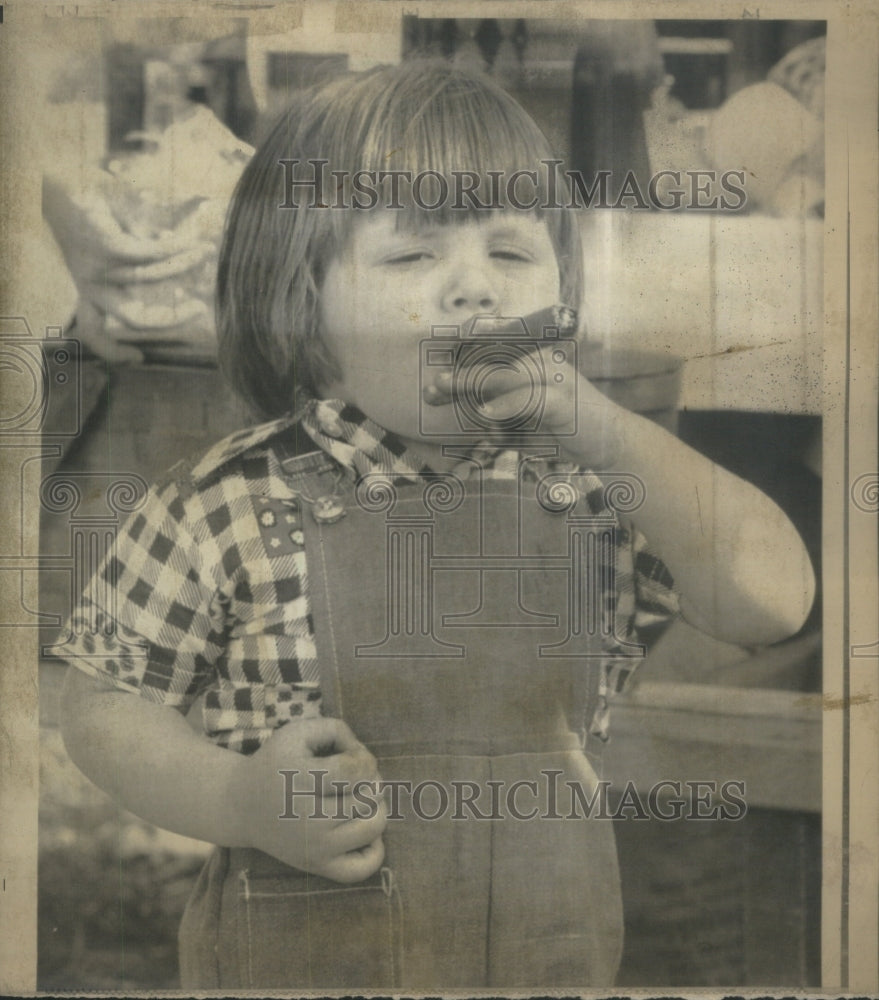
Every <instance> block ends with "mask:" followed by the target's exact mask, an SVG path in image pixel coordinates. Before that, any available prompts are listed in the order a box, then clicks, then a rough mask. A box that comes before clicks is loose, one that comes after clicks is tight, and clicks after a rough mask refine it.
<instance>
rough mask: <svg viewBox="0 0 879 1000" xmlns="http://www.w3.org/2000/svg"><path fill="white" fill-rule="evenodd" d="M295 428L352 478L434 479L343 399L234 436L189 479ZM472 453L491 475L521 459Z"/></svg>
mask: <svg viewBox="0 0 879 1000" xmlns="http://www.w3.org/2000/svg"><path fill="white" fill-rule="evenodd" d="M297 423H298V424H300V425H301V426H302V428H303V430H305V432H306V433H307V434H308V436H309V437H310V438H311V439H312V441H314V443H315V444H316V445H317V446H318V448H320V450H321V451H322V452H324V454H326V455H329V456H330V457H331V458H332V459H334V460H335V461H336V462H338V463H339V465H340V466H341V467H342V468H343V469H344V470H345V471H346V472H348V473H349V475H351V476H352V478H354V479H360V478H362V477H363V476H367V475H376V474H378V475H383V476H388V477H390V478H392V479H395V480H404V481H416V480H419V479H422V478H423V477H424V476H430V475H435V474H436V473H435V470H434V469H432V468H431V467H430V465H428V463H427V462H425V461H424V459H423V458H421V456H420V455H419V454H418V452H417V451H416V450H415V449H414V448H411V447H409V446H408V445H407V444H406V443H405V442H404V441H403V440H402V438H400V437H398V436H397V435H396V434H394V433H393V431H388V430H385V428H383V427H382V426H380V425H379V424H377V423H376V422H375V421H374V420H371V419H370V418H369V417H367V416H366V414H365V413H363V411H362V410H360V409H358V408H357V407H356V406H354V405H353V404H352V403H346V402H344V401H343V400H341V399H309V400H308V401H307V402H306V403H305V404H304V405H303V406H302V407H300V408H299V409H298V410H296V411H295V412H291V413H288V414H285V415H284V416H283V417H279V418H278V419H277V420H270V421H268V422H267V423H264V424H257V425H256V426H255V427H248V428H246V429H245V430H242V431H238V432H237V433H235V434H232V435H231V436H230V437H227V438H225V439H224V440H223V441H220V442H219V443H218V444H216V445H214V447H213V448H211V449H210V450H209V451H208V452H207V453H206V454H205V455H204V457H203V458H202V459H201V460H200V461H199V462H198V464H197V465H196V466H195V468H194V469H193V470H192V478H193V480H194V481H195V482H199V481H202V480H204V479H206V478H207V477H208V476H210V475H211V474H213V473H215V472H216V471H217V470H219V469H220V468H221V467H222V466H224V465H225V464H226V463H227V462H230V461H231V460H232V459H233V458H237V457H238V456H239V455H242V454H244V452H246V451H249V450H250V449H251V448H254V447H256V446H258V445H261V444H264V443H266V442H268V441H269V440H270V439H271V438H273V437H275V436H276V435H278V434H283V433H285V432H286V431H289V430H291V429H292V428H293V427H294V426H295V425H296V424H297ZM470 451H471V457H472V459H473V460H474V461H475V462H476V463H477V464H478V465H479V466H480V467H481V468H482V469H483V470H487V469H492V470H493V472H494V474H495V475H498V474H500V475H507V476H509V477H511V478H515V476H516V471H515V470H516V467H517V464H518V460H519V454H518V452H516V451H515V450H509V449H501V448H497V447H495V446H492V445H490V444H488V443H487V442H474V445H473V446H472V448H471V449H470ZM472 468H473V462H469V463H468V462H465V461H462V462H461V464H460V465H459V466H456V468H455V469H454V470H452V471H453V472H456V473H457V474H458V475H459V476H461V478H467V477H468V476H469V474H470V473H471V471H472Z"/></svg>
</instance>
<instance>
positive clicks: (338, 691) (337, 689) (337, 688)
mask: <svg viewBox="0 0 879 1000" xmlns="http://www.w3.org/2000/svg"><path fill="white" fill-rule="evenodd" d="M318 543H319V548H320V561H321V569H322V577H323V579H322V581H321V582H322V585H323V589H324V594H325V595H326V605H327V628H328V630H329V635H330V649H331V650H332V660H333V662H332V671H333V674H332V684H333V693H334V696H335V697H334V700H335V702H336V705H335V710H336V715H337V717H338V718H340V719H344V718H345V713H344V711H343V709H342V683H341V680H340V678H339V657H338V653H337V650H336V632H335V628H334V627H333V623H334V618H333V596H332V594H331V593H330V587H329V578H328V576H327V555H326V550H325V549H324V533H323V527H322V526H321V527H320V528H319V529H318Z"/></svg>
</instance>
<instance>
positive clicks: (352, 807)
mask: <svg viewBox="0 0 879 1000" xmlns="http://www.w3.org/2000/svg"><path fill="white" fill-rule="evenodd" d="M244 772H245V773H244V782H243V784H244V785H245V786H246V787H245V788H244V789H243V791H242V794H243V797H244V799H245V803H244V805H243V809H242V818H243V821H244V823H245V824H246V826H247V830H246V833H247V837H246V839H247V842H248V844H249V846H252V847H255V848H257V849H258V850H261V851H265V852H266V853H267V854H271V855H272V856H273V857H276V858H278V859H279V860H281V861H283V862H284V863H285V864H288V865H292V866H293V867H294V868H299V869H301V870H303V871H307V872H312V873H313V874H315V875H323V876H324V877H326V878H330V879H333V880H334V881H336V882H360V881H362V880H363V879H365V878H368V877H369V876H370V875H372V874H373V872H375V871H377V870H378V868H379V866H380V865H381V863H382V861H383V860H384V845H383V843H382V839H381V838H382V832H383V831H384V828H385V824H386V822H387V809H386V807H385V804H384V802H383V800H382V799H381V798H380V797H379V796H378V795H377V793H375V792H373V791H372V789H371V788H370V784H371V783H374V782H377V781H378V780H379V773H378V768H377V765H376V761H375V758H374V757H373V756H372V754H371V753H370V752H369V751H368V750H367V749H366V747H365V746H364V745H363V744H362V743H361V742H360V741H359V740H358V739H357V738H356V737H355V736H354V734H353V733H352V732H351V730H350V729H349V728H348V726H346V725H345V723H344V722H342V721H341V720H340V719H330V718H319V719H301V720H294V721H293V722H290V723H288V724H287V725H285V726H283V727H282V728H281V729H279V730H277V731H276V732H275V733H274V735H272V737H271V738H270V739H269V740H267V741H266V743H265V744H264V745H263V746H262V747H261V748H260V749H259V750H258V751H257V752H256V753H255V754H254V755H253V756H252V757H250V758H248V759H247V764H246V767H245V769H244ZM279 772H287V774H286V775H285V774H282V773H279ZM291 772H297V773H296V774H295V775H293V774H291ZM320 772H323V773H320ZM289 782H292V785H291V784H289ZM333 782H338V783H339V784H338V785H335V786H334V785H333ZM282 816H286V817H287V818H280V817H282Z"/></svg>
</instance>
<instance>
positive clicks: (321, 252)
mask: <svg viewBox="0 0 879 1000" xmlns="http://www.w3.org/2000/svg"><path fill="white" fill-rule="evenodd" d="M554 159H556V158H555V157H554V156H553V153H552V150H551V148H550V146H549V143H548V141H547V139H546V137H545V136H544V135H543V133H542V132H541V131H540V129H539V128H538V126H537V125H536V124H535V122H534V121H533V120H532V119H531V117H530V116H529V115H528V114H527V112H526V111H525V110H524V109H523V108H522V107H521V106H520V105H519V104H518V103H517V102H516V101H515V100H514V99H513V98H512V97H511V96H510V95H509V94H508V93H507V92H506V91H505V90H503V89H502V88H501V87H499V86H498V85H497V84H496V83H494V81H492V80H490V79H488V78H487V77H483V76H481V75H478V74H475V73H471V72H467V71H463V70H460V69H458V68H455V67H453V66H450V65H449V64H448V63H446V62H443V61H435V60H420V59H415V60H408V61H406V62H404V63H402V64H401V65H399V66H393V67H381V68H378V69H374V70H368V71H367V72H365V73H359V74H348V75H345V76H342V77H338V78H336V79H334V80H332V81H331V82H329V83H326V84H323V85H320V86H318V87H315V88H312V89H310V90H307V91H304V92H302V93H301V94H300V95H298V96H297V98H296V99H295V101H294V102H293V104H292V105H291V106H290V108H289V109H288V110H287V111H286V112H284V114H283V115H282V116H281V117H280V118H279V119H278V121H277V122H276V123H275V125H274V127H273V128H272V130H271V131H270V133H269V134H268V136H267V138H266V140H265V141H264V142H263V143H262V145H261V146H260V148H259V150H258V151H257V152H256V154H255V155H254V157H253V159H252V160H251V161H250V163H249V164H248V165H247V167H246V168H245V170H244V172H243V174H242V176H241V179H240V181H239V183H238V186H237V188H236V191H235V194H234V196H233V199H232V204H231V207H230V210H229V215H228V218H227V222H226V231H225V233H224V236H223V243H222V247H221V250H220V258H219V267H218V274H217V326H218V336H219V344H220V364H221V368H222V369H223V371H224V373H225V375H226V377H227V378H228V379H229V381H230V382H231V384H232V385H233V387H234V388H235V389H236V390H237V391H238V392H239V394H240V395H242V396H243V397H244V399H245V400H247V402H248V403H249V404H250V406H251V407H252V408H253V410H254V412H255V413H256V415H258V416H259V417H261V418H263V419H273V418H275V417H279V416H282V415H283V414H285V413H287V412H289V411H290V410H291V409H293V408H294V407H295V405H296V395H297V393H305V394H308V395H316V394H318V386H319V385H320V384H321V383H325V382H329V381H332V380H333V379H335V378H338V377H340V376H341V370H340V368H339V364H338V361H337V359H335V358H333V357H332V356H331V354H330V352H329V351H328V349H327V348H326V346H325V345H324V343H323V340H322V337H321V331H320V309H319V301H320V290H321V286H322V283H323V277H324V275H325V274H326V270H327V267H328V265H329V264H330V262H331V261H332V260H333V259H334V257H335V256H336V255H337V254H338V253H340V252H341V250H342V248H343V247H344V245H345V242H346V240H347V238H348V235H349V233H350V231H351V228H352V226H353V225H354V224H355V223H356V221H357V220H358V219H359V218H362V217H363V215H364V213H365V212H368V211H373V210H375V211H378V210H381V211H393V212H396V215H397V224H398V226H399V227H412V228H421V227H424V226H425V225H428V226H429V225H449V224H454V222H455V220H456V219H458V220H464V219H472V218H473V217H474V214H476V215H477V217H478V216H479V215H482V214H488V213H490V212H492V211H496V210H497V209H504V208H508V209H509V210H514V211H529V212H531V213H533V214H534V215H535V216H537V217H538V218H540V219H542V220H543V221H544V222H545V223H546V225H547V229H548V232H549V236H550V239H551V241H552V244H553V247H554V249H555V254H556V260H557V263H558V268H559V277H560V301H561V302H563V303H565V304H568V305H571V306H574V307H579V306H580V297H581V294H582V259H581V257H582V252H581V247H580V238H579V229H578V224H577V217H576V213H575V212H574V211H573V210H571V209H568V208H563V207H561V205H562V204H564V203H565V202H566V188H565V185H564V181H563V178H564V174H563V173H562V172H560V174H559V175H558V191H557V193H555V194H553V192H552V191H551V190H548V188H547V179H548V175H549V171H550V169H552V168H547V167H546V166H544V161H552V160H554ZM282 161H297V162H296V164H295V165H293V163H292V162H291V163H290V164H289V165H288V166H285V165H284V164H283V163H282ZM312 161H323V162H322V164H321V165H320V166H315V165H314V163H313V162H312ZM521 170H528V171H534V172H536V174H537V183H536V184H534V183H533V179H532V180H530V181H529V185H528V188H527V191H528V198H527V200H528V201H531V200H532V199H533V198H536V199H537V207H536V208H534V209H533V210H532V209H528V210H526V209H522V208H518V207H517V206H515V205H510V203H509V197H508V194H509V192H508V191H507V184H506V180H507V178H509V177H510V176H511V175H512V174H513V173H514V172H516V171H521ZM381 171H385V172H389V174H390V172H393V171H407V172H408V174H409V175H410V176H411V177H412V178H414V177H416V176H418V175H419V174H429V175H430V176H429V178H428V179H429V180H431V181H433V182H435V183H433V184H428V185H425V188H426V191H429V192H430V194H429V195H428V194H425V195H424V197H423V198H422V199H421V201H422V204H420V205H419V204H418V203H417V200H416V199H415V198H414V197H413V186H412V183H411V181H410V182H407V181H406V179H405V178H403V179H399V178H398V180H397V181H395V180H394V178H393V176H386V177H385V178H384V179H383V180H378V179H377V177H378V174H379V172H381ZM489 171H497V172H499V174H500V178H501V183H499V184H496V185H495V187H494V189H492V187H491V185H490V184H489ZM364 172H367V173H371V174H374V175H375V177H376V181H375V183H374V184H372V185H371V186H372V187H373V188H374V190H375V194H376V196H377V197H376V199H375V205H374V207H372V206H369V207H366V206H364V205H363V204H362V202H363V198H362V197H360V198H359V200H360V202H361V207H359V208H358V207H355V204H356V201H357V200H358V195H357V192H356V190H355V187H354V185H352V179H353V178H354V177H355V175H358V174H359V175H361V176H363V175H364ZM333 174H335V176H333ZM464 174H470V175H473V179H472V180H470V181H468V184H473V185H476V186H475V187H474V195H475V198H476V199H477V200H478V202H480V203H482V204H486V203H488V204H490V207H484V208H483V207H479V206H478V205H474V204H473V203H472V200H471V199H469V198H467V199H466V204H465V205H464V206H463V207H455V191H456V188H455V185H456V184H460V180H459V178H460V177H462V176H463V175H464ZM440 176H441V177H442V178H444V180H445V183H446V184H447V185H448V194H449V196H448V198H446V199H444V200H443V202H442V203H441V204H439V205H438V206H437V207H436V208H430V207H424V202H431V203H432V202H433V201H434V200H435V197H434V192H436V191H437V190H440V189H441V186H442V182H440V181H439V180H438V178H439V177H440ZM395 186H396V191H395V189H394V188H395ZM523 187H524V185H523ZM395 194H396V195H397V200H396V201H393V200H392V199H393V198H394V195H395ZM495 195H496V197H495ZM294 199H295V204H293V205H291V207H281V206H282V205H283V204H284V203H285V202H293V200H294ZM567 200H568V201H569V199H567ZM392 204H396V205H399V206H400V207H394V208H391V207H389V206H390V205H392ZM548 205H550V206H558V207H547V206H548ZM334 206H336V207H334Z"/></svg>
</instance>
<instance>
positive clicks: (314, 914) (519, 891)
mask: <svg viewBox="0 0 879 1000" xmlns="http://www.w3.org/2000/svg"><path fill="white" fill-rule="evenodd" d="M310 458H311V456H308V457H307V459H310ZM295 462H296V468H297V471H296V474H295V475H294V476H293V477H292V479H291V481H293V482H295V484H296V485H297V486H298V487H299V488H300V489H301V490H302V494H303V496H305V497H306V498H307V497H309V496H311V497H314V496H316V495H319V494H320V493H321V492H323V493H328V492H329V488H328V483H329V480H328V479H326V478H325V477H322V475H321V474H319V473H318V472H317V471H315V470H317V469H318V464H315V463H312V464H311V467H310V470H309V463H308V461H307V460H302V459H297V460H295ZM324 464H325V459H324ZM520 479H521V475H520ZM340 500H341V501H343V502H344V505H345V511H346V513H345V516H344V517H342V518H341V519H340V520H338V521H336V522H335V523H317V522H316V521H315V520H313V519H311V518H309V517H307V516H306V517H305V518H304V519H303V520H304V521H305V522H307V525H306V530H305V546H306V552H307V566H308V590H309V599H310V602H311V609H312V613H313V618H314V626H315V632H316V641H317V649H318V655H319V658H320V663H321V686H322V690H323V699H324V712H325V714H327V715H336V716H339V717H341V718H343V719H344V720H345V721H346V722H347V724H348V725H349V726H350V727H351V729H352V730H353V732H354V734H355V735H356V736H357V738H358V739H359V740H361V741H362V742H363V743H364V744H365V745H366V746H367V747H368V748H369V749H370V750H371V751H372V753H373V754H374V755H375V756H376V758H377V760H378V764H379V771H380V774H381V777H382V779H383V781H384V782H386V783H396V784H394V785H393V786H391V787H395V788H396V793H395V794H396V796H397V797H396V801H395V800H394V798H393V797H392V798H391V817H390V818H389V821H388V825H387V828H386V830H385V834H384V843H385V849H386V855H385V860H384V863H383V865H382V868H381V870H380V871H379V872H377V873H376V874H375V875H374V876H373V877H371V878H369V879H367V880H366V881H365V882H362V883H359V884H354V885H342V884H338V883H335V882H332V881H330V880H328V879H325V878H321V877H319V876H315V875H309V874H307V873H305V872H301V871H298V870H296V869H292V868H290V867H287V866H285V865H283V864H282V863H280V862H279V861H276V860H275V859H273V858H271V857H269V856H267V855H265V854H262V853H260V852H258V851H253V850H244V849H237V848H236V849H231V850H228V849H219V848H218V849H217V850H215V852H214V854H213V855H212V857H211V858H210V859H209V861H208V862H207V864H206V866H205V869H204V871H203V872H202V874H201V876H200V879H199V882H198V885H197V886H196V889H195V892H194V894H193V898H192V900H191V901H190V904H189V906H188V907H187V911H186V914H185V915H184V921H183V925H182V928H181V938H180V940H181V976H182V986H183V988H184V989H210V988H225V989H234V988H258V989H286V990H300V989H317V990H328V989H342V990H368V989H378V990H391V989H396V990H399V989H403V990H429V991H439V990H449V989H467V988H475V987H483V988H484V987H491V988H496V989H497V988H505V989H518V988H521V989H529V988H552V987H570V988H578V989H582V988H586V987H609V986H611V985H612V984H613V981H614V977H615V975H616V971H617V967H618V964H619V960H620V955H621V951H622V908H621V899H620V885H619V874H618V869H617V860H616V848H615V844H614V838H613V830H612V824H611V822H610V821H609V820H608V819H606V818H599V817H597V816H595V815H594V814H593V815H589V814H588V813H587V811H586V809H585V808H584V806H583V798H582V795H583V794H585V795H586V796H589V795H592V794H593V793H594V790H595V785H596V780H597V779H596V777H595V772H594V771H593V769H592V767H591V765H590V764H589V762H588V760H587V757H586V755H585V754H584V752H583V750H582V749H581V739H580V737H579V736H577V735H575V733H574V732H572V721H571V720H572V719H575V720H576V722H579V721H580V720H581V719H582V718H583V717H584V716H585V717H587V718H588V713H589V711H590V709H591V707H593V706H594V703H595V697H596V690H597V674H598V664H599V662H600V660H599V658H598V656H599V654H598V648H599V646H600V643H597V642H596V637H595V636H594V635H588V634H587V633H588V632H589V631H590V629H589V628H587V627H586V624H587V623H586V620H585V619H586V618H589V614H588V610H589V609H588V605H589V602H590V601H593V600H594V595H593V594H591V593H590V592H588V591H589V588H588V587H587V586H586V584H585V583H584V577H585V576H587V575H590V574H587V573H586V572H585V566H586V564H587V563H589V562H590V552H592V551H593V549H594V547H595V544H596V541H595V533H594V532H592V534H591V535H590V533H589V532H584V531H583V530H582V525H581V530H580V531H579V533H578V531H577V530H575V529H572V527H571V525H572V523H574V525H575V528H576V523H577V522H576V521H574V522H572V520H571V518H570V516H569V515H570V511H569V510H568V511H567V513H566V512H565V510H562V509H561V508H558V507H556V508H555V509H553V506H552V504H551V503H546V502H540V489H539V487H538V488H535V485H534V484H530V485H528V484H526V485H525V486H524V487H523V484H522V483H521V482H519V483H517V482H515V481H505V480H486V481H484V482H483V481H481V480H480V478H479V476H478V475H477V476H475V477H472V478H471V479H470V480H467V481H466V483H464V482H462V481H461V480H458V479H456V478H455V477H453V476H452V477H440V478H438V479H437V480H434V481H432V482H431V481H425V482H421V483H417V484H414V485H411V486H410V485H402V486H401V485H392V484H391V483H390V482H389V481H388V480H387V479H383V478H378V479H375V480H374V481H370V477H366V478H365V479H364V480H361V482H360V483H359V484H358V487H357V488H356V490H355V489H354V488H353V487H351V488H348V489H347V490H346V492H345V493H344V495H343V496H341V497H340ZM547 508H548V509H547ZM590 539H591V541H590ZM590 546H592V548H591V549H590ZM591 575H593V576H594V575H595V574H591ZM584 615H585V618H584ZM589 620H590V621H592V620H594V615H593V618H591V619H589ZM593 631H594V630H593ZM599 638H600V637H599ZM291 724H293V725H295V721H294V722H293V723H291ZM575 724H576V723H575ZM315 764H316V765H318V766H319V764H320V761H319V760H317V761H315ZM278 781H279V801H280V790H281V788H282V787H283V783H282V781H281V778H280V777H279V779H278ZM577 792H579V793H580V798H579V799H578V795H577ZM578 803H579V805H578ZM307 808H310V805H309V803H308V802H307V801H305V802H303V803H302V809H301V813H304V812H305V810H306V809H307ZM327 811H329V809H327ZM301 813H300V814H301ZM279 822H295V820H279Z"/></svg>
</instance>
